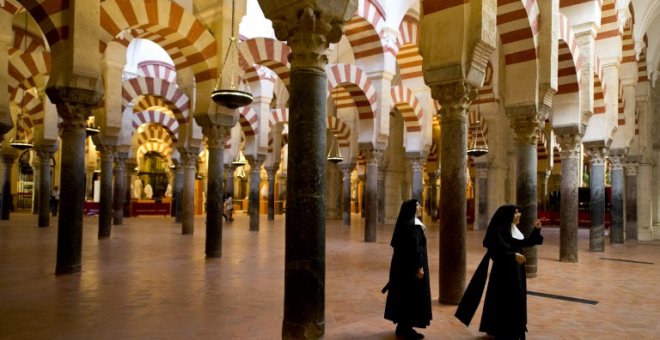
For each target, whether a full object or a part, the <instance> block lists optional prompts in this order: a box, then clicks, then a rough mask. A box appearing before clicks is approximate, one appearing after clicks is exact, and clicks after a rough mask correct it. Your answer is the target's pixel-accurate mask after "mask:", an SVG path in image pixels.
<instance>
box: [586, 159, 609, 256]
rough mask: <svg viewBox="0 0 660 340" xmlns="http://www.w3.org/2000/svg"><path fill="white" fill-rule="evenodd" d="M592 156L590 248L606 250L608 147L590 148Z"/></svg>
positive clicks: (600, 250)
mask: <svg viewBox="0 0 660 340" xmlns="http://www.w3.org/2000/svg"><path fill="white" fill-rule="evenodd" d="M588 153H589V157H590V158H591V164H590V172H589V188H590V194H591V195H590V196H591V200H590V205H589V208H590V210H591V228H590V229H589V250H590V251H597V252H602V251H605V157H606V155H607V149H605V148H603V147H593V148H589V149H588Z"/></svg>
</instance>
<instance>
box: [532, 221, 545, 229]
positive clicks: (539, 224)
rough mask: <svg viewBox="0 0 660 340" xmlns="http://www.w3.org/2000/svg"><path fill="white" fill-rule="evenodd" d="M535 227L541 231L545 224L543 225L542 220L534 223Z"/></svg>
mask: <svg viewBox="0 0 660 340" xmlns="http://www.w3.org/2000/svg"><path fill="white" fill-rule="evenodd" d="M533 226H534V228H536V229H541V227H542V226H543V223H542V222H541V220H540V219H539V220H536V221H534V224H533Z"/></svg>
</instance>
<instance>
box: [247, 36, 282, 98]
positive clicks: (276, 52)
mask: <svg viewBox="0 0 660 340" xmlns="http://www.w3.org/2000/svg"><path fill="white" fill-rule="evenodd" d="M238 49H239V51H240V58H241V65H242V67H244V68H245V72H246V74H245V77H246V79H247V81H248V82H253V81H258V80H259V75H258V74H257V71H258V70H257V68H255V67H254V65H261V66H265V67H268V68H269V69H271V70H272V71H273V72H275V74H277V76H278V77H280V80H282V82H283V83H284V85H286V87H287V89H288V88H289V80H290V75H289V73H290V65H289V60H288V57H289V53H291V48H289V46H288V45H287V44H285V43H283V42H281V41H278V40H275V39H271V38H254V39H249V40H246V41H243V42H241V43H240V44H239V46H238Z"/></svg>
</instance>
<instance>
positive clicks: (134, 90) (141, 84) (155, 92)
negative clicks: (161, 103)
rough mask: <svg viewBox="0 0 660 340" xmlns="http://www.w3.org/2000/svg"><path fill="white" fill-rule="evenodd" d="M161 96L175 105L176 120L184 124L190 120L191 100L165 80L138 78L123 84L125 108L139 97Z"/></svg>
mask: <svg viewBox="0 0 660 340" xmlns="http://www.w3.org/2000/svg"><path fill="white" fill-rule="evenodd" d="M146 95H152V96H159V97H162V98H163V99H165V100H167V101H169V102H170V103H172V105H173V108H174V110H173V112H174V116H175V117H176V120H177V121H178V122H179V123H180V124H184V123H186V122H188V121H189V120H190V99H189V98H188V96H186V94H185V93H183V92H182V91H181V90H179V88H178V87H177V86H176V85H175V84H173V83H170V82H168V81H166V80H164V79H159V78H148V77H138V78H132V79H128V80H125V81H124V82H123V84H122V99H123V103H122V104H123V106H124V107H126V106H128V105H129V103H131V102H133V101H134V100H135V99H136V98H137V97H139V96H146Z"/></svg>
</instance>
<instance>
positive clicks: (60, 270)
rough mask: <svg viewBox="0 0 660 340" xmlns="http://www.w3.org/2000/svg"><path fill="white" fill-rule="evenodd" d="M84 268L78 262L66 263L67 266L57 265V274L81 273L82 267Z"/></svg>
mask: <svg viewBox="0 0 660 340" xmlns="http://www.w3.org/2000/svg"><path fill="white" fill-rule="evenodd" d="M81 268H82V266H81V265H79V264H76V265H65V266H59V265H58V266H57V268H55V275H66V274H73V273H79V272H80V269H81Z"/></svg>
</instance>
